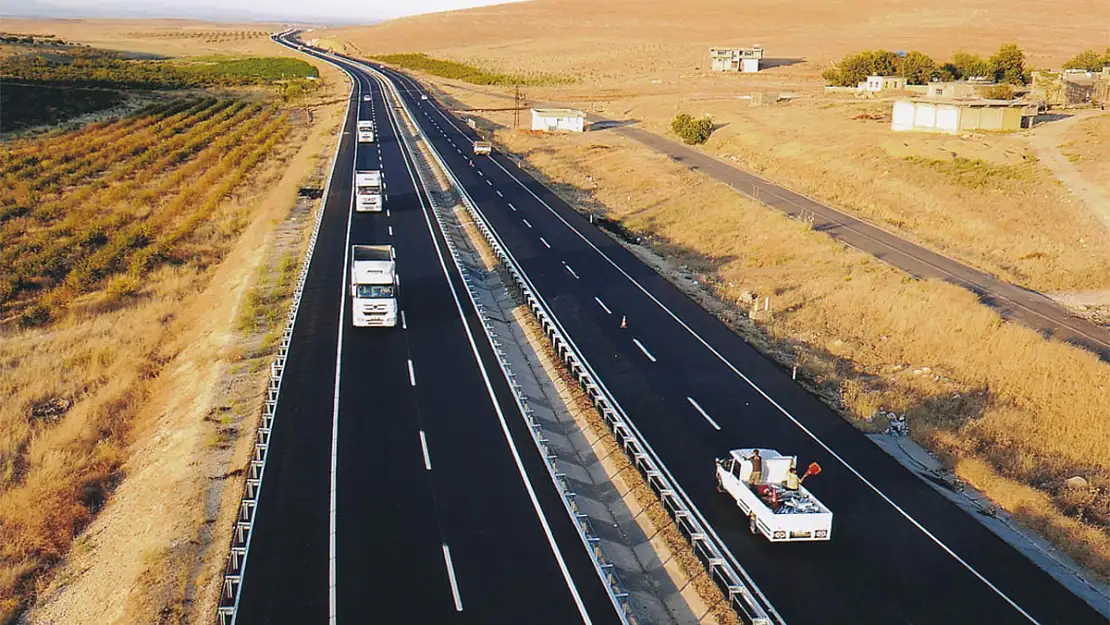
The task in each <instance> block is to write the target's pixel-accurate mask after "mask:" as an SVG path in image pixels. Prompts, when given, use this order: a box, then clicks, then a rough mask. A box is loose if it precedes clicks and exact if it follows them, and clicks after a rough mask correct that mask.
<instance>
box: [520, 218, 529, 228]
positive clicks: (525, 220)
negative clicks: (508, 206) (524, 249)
mask: <svg viewBox="0 0 1110 625" xmlns="http://www.w3.org/2000/svg"><path fill="white" fill-rule="evenodd" d="M521 221H523V222H524V225H526V226H528V227H529V228H531V227H532V224H530V223H528V220H527V219H521Z"/></svg>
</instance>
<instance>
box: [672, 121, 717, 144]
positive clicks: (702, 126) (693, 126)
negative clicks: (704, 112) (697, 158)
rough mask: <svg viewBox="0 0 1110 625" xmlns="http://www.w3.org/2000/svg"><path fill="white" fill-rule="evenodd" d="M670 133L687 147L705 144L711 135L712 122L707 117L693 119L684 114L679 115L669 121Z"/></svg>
mask: <svg viewBox="0 0 1110 625" xmlns="http://www.w3.org/2000/svg"><path fill="white" fill-rule="evenodd" d="M671 131H673V132H674V133H675V134H676V135H678V136H679V137H680V138H681V139H682V141H683V142H684V143H686V144H687V145H695V144H699V143H705V142H706V141H708V140H709V135H711V134H713V120H712V119H709V118H708V117H703V118H701V119H694V118H693V117H692V116H690V115H688V114H686V113H679V114H678V115H675V117H674V119H672V120H671Z"/></svg>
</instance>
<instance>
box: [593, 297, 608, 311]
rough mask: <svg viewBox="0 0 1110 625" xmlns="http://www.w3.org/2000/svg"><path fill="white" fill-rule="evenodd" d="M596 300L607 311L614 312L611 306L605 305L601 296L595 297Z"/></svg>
mask: <svg viewBox="0 0 1110 625" xmlns="http://www.w3.org/2000/svg"><path fill="white" fill-rule="evenodd" d="M594 301H595V302H597V305H598V306H601V307H602V308H603V309H605V312H607V313H609V314H610V315H611V314H613V311H611V310H609V307H608V306H606V305H605V302H603V301H601V298H600V297H595V298H594Z"/></svg>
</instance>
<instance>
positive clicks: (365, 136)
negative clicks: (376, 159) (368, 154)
mask: <svg viewBox="0 0 1110 625" xmlns="http://www.w3.org/2000/svg"><path fill="white" fill-rule="evenodd" d="M367 97H369V96H367ZM358 142H359V143H373V142H374V120H372V119H360V120H358Z"/></svg>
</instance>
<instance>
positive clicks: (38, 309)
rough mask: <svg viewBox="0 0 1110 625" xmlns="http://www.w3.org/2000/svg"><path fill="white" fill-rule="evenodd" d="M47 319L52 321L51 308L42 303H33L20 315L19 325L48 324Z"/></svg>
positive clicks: (29, 326) (25, 326)
mask: <svg viewBox="0 0 1110 625" xmlns="http://www.w3.org/2000/svg"><path fill="white" fill-rule="evenodd" d="M47 321H50V309H49V308H47V307H46V306H44V305H42V304H32V305H30V306H28V307H27V308H26V309H25V310H24V311H23V313H22V314H20V315H19V325H20V326H22V327H24V328H36V327H39V326H42V325H46V322H47Z"/></svg>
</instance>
